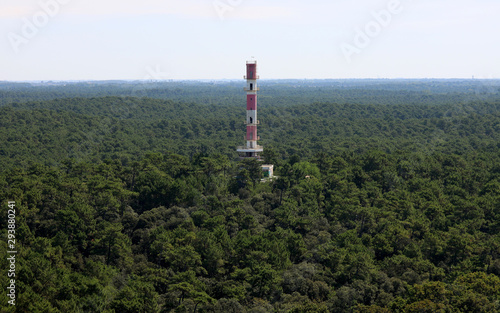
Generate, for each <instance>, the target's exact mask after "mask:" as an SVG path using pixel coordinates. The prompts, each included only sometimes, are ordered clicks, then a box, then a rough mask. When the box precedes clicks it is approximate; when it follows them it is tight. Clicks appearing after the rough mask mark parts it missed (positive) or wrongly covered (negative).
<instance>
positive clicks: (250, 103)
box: [247, 94, 257, 111]
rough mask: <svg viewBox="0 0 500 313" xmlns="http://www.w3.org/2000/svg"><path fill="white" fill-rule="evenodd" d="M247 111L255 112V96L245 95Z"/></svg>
mask: <svg viewBox="0 0 500 313" xmlns="http://www.w3.org/2000/svg"><path fill="white" fill-rule="evenodd" d="M247 110H253V111H255V110H257V94H254V95H247Z"/></svg>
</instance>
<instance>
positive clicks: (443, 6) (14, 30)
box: [0, 0, 500, 80]
mask: <svg viewBox="0 0 500 313" xmlns="http://www.w3.org/2000/svg"><path fill="white" fill-rule="evenodd" d="M41 3H46V4H48V5H47V8H45V9H44V8H43V6H42V5H41ZM49 13H50V14H49ZM499 14H500V1H499V0H475V1H472V0H470V1H469V0H370V1H368V0H352V1H347V0H330V1H326V0H325V1H322V0H309V1H303V0H302V1H297V0H291V1H285V0H275V1H272V0H267V1H263V0H178V1H172V0H140V1H139V0H2V2H1V4H0V19H1V21H2V27H1V30H0V57H1V58H0V80H86V79H91V80H94V79H95V80H103V79H224V78H227V79H242V77H243V75H244V63H245V61H246V60H247V59H250V58H251V57H252V56H254V57H255V58H256V59H257V60H258V61H259V70H260V73H259V74H260V76H261V78H267V79H275V78H377V77H380V78H470V77H472V76H473V75H474V76H475V77H476V78H500V40H499V31H500V19H499V18H498V16H499ZM50 15H53V16H50ZM36 24H38V26H36ZM30 26H31V27H30ZM23 31H24V32H23ZM356 39H357V40H358V41H356Z"/></svg>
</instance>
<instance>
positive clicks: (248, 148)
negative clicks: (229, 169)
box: [236, 61, 264, 161]
mask: <svg viewBox="0 0 500 313" xmlns="http://www.w3.org/2000/svg"><path fill="white" fill-rule="evenodd" d="M244 78H245V79H246V80H247V86H246V87H245V88H244V90H245V91H246V92H247V118H246V122H245V124H246V128H247V129H246V136H245V141H246V145H245V146H241V147H238V149H237V150H236V151H238V153H239V155H240V158H241V159H246V158H254V159H256V160H259V161H262V158H261V155H260V154H261V153H262V152H263V151H264V148H263V147H262V146H259V145H258V144H257V141H258V140H259V139H260V138H259V136H258V135H257V125H259V120H258V119H257V91H258V90H259V88H258V87H257V80H258V79H259V76H258V75H257V61H248V62H247V75H246V76H245V77H244Z"/></svg>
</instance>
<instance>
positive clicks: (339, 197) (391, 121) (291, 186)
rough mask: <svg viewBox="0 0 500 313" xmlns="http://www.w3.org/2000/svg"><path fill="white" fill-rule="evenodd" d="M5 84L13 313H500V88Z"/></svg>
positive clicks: (443, 84) (5, 191) (0, 157)
mask: <svg viewBox="0 0 500 313" xmlns="http://www.w3.org/2000/svg"><path fill="white" fill-rule="evenodd" d="M242 85H243V84H242V83H241V82H238V81H235V82H232V81H222V82H195V81H191V82H189V81H186V82H179V81H172V82H149V83H138V82H73V83H69V82H67V83H63V82H59V83H47V82H45V83H38V84H34V83H8V82H0V143H1V144H0V164H1V165H2V166H1V168H0V199H1V203H2V218H1V219H0V229H1V235H0V237H1V240H0V244H1V246H2V247H1V249H0V266H1V268H2V271H0V284H1V285H2V288H4V291H5V290H6V289H5V288H6V287H7V286H8V285H9V279H10V278H9V277H8V276H7V272H6V269H8V267H9V263H8V262H9V261H8V260H7V258H8V256H9V255H8V254H7V251H8V244H7V238H8V218H7V209H8V201H15V203H16V213H17V216H16V240H17V242H16V245H17V250H18V253H17V255H16V262H17V263H16V292H17V299H16V306H15V307H13V306H11V305H8V302H7V301H8V300H9V298H8V297H7V293H6V292H4V293H2V294H1V295H0V298H1V301H2V306H1V308H0V312H106V313H112V312H114V313H122V312H124V313H127V312H131V313H132V312H134V313H135V312H148V313H149V312H183V313H184V312H186V313H187V312H189V313H191V312H194V313H196V312H200V313H201V312H214V313H215V312H220V313H222V312H235V313H236V312H238V313H239V312H247V313H261V312H262V313H264V312H279V313H285V312H287V313H306V312H311V313H312V312H325V313H326V312H346V313H347V312H360V313H365V312H366V313H379V312H380V313H383V312H387V313H389V312H395V313H413V312H415V313H416V312H485V313H486V312H488V313H489V312H493V313H494V312H500V81H498V80H488V81H480V80H394V81H392V80H345V81H343V80H317V81H316V80H308V81H306V80H276V81H263V84H262V85H261V87H260V88H261V94H259V120H260V125H259V135H260V136H261V138H262V140H261V141H259V143H260V144H261V145H263V146H264V158H265V162H266V163H270V164H274V165H275V175H276V176H277V177H275V178H274V179H272V180H263V179H262V178H263V177H262V171H261V168H260V163H259V162H257V161H255V160H245V161H240V160H239V159H238V158H237V153H236V146H238V145H241V144H243V141H244V139H243V138H244V132H245V128H244V127H245V126H244V122H245V95H244V92H243V86H242Z"/></svg>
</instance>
